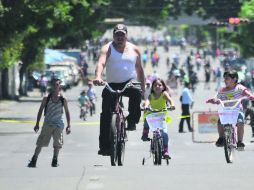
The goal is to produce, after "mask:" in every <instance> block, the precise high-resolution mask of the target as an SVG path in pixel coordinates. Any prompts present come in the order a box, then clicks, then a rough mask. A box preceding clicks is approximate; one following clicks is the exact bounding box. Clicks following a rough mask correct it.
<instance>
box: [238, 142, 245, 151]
mask: <svg viewBox="0 0 254 190" xmlns="http://www.w3.org/2000/svg"><path fill="white" fill-rule="evenodd" d="M244 147H245V144H244V143H243V142H241V141H239V142H237V148H240V149H243V148H244Z"/></svg>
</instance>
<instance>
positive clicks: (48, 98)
mask: <svg viewBox="0 0 254 190" xmlns="http://www.w3.org/2000/svg"><path fill="white" fill-rule="evenodd" d="M51 96H52V93H49V95H48V97H47V100H46V105H45V108H44V115H46V111H47V106H48V103H49V100H50V98H51ZM60 100H61V102H62V106H64V97H63V96H62V95H61V96H60Z"/></svg>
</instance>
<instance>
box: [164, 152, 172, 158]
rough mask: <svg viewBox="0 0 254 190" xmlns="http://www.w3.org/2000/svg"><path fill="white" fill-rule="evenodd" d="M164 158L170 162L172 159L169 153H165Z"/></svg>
mask: <svg viewBox="0 0 254 190" xmlns="http://www.w3.org/2000/svg"><path fill="white" fill-rule="evenodd" d="M163 158H164V159H168V160H170V159H171V157H170V156H169V154H168V152H165V153H164V155H163Z"/></svg>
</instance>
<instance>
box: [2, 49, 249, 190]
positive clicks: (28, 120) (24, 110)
mask: <svg viewBox="0 0 254 190" xmlns="http://www.w3.org/2000/svg"><path fill="white" fill-rule="evenodd" d="M176 51H179V49H178V48H171V50H170V54H173V53H174V52H176ZM159 52H160V54H161V64H160V66H159V68H158V69H157V72H158V73H159V74H160V75H161V76H162V77H165V74H166V71H167V70H168V69H167V68H166V65H165V64H163V63H166V61H165V59H166V58H165V57H166V55H165V53H163V50H162V49H160V48H159ZM181 58H182V60H184V58H185V55H184V54H182V56H181ZM91 69H92V68H91ZM149 72H153V69H152V68H151V67H147V68H146V74H149ZM199 76H200V77H202V76H203V73H202V72H200V73H199ZM83 88H84V87H82V86H78V87H76V88H73V89H72V90H71V91H67V92H66V96H67V98H68V99H69V107H70V110H71V118H72V134H71V135H68V136H67V135H65V136H64V147H63V149H62V150H61V152H60V155H59V162H60V166H59V167H58V168H52V167H51V166H50V164H51V159H52V153H53V149H52V145H50V146H49V147H48V148H44V149H43V150H42V152H41V154H40V157H39V159H38V164H37V168H35V169H34V168H27V167H26V165H27V163H28V160H29V159H30V158H31V156H32V154H33V151H34V148H35V142H36V138H37V136H38V134H34V133H33V130H32V129H33V125H34V124H33V121H35V119H36V114H37V110H38V108H39V104H40V102H39V101H40V99H41V98H40V97H38V95H37V94H36V93H33V94H31V96H30V97H29V98H22V101H21V102H18V103H17V102H9V101H4V102H3V101H1V103H0V118H1V122H0V144H1V146H0V188H1V189H2V190H14V189H19V190H32V189H37V190H45V189H47V190H56V189H61V190H81V189H87V190H89V189H110V190H116V189H122V190H125V189H126V190H129V189H132V190H134V189H135V190H136V189H137V190H140V189H155V188H156V189H160V190H164V189H182V190H186V189H188V190H203V189H207V190H214V189H223V190H227V189H230V190H239V189H244V190H251V189H253V185H252V184H253V177H254V174H253V171H254V166H253V163H252V162H253V155H254V145H253V144H251V143H249V142H250V140H251V138H250V127H249V126H246V133H245V143H246V150H245V151H244V152H236V158H235V162H234V163H233V164H226V162H225V158H224V153H223V149H221V148H216V147H215V145H214V143H193V142H192V134H191V133H184V134H179V133H178V123H179V116H180V112H181V110H180V107H179V106H180V103H179V100H178V99H179V92H180V90H181V89H179V92H178V94H177V95H175V96H174V97H173V98H174V100H175V103H176V107H177V108H178V109H177V110H176V111H174V112H171V116H172V118H173V122H172V123H171V124H170V126H169V134H170V150H171V155H172V160H171V161H170V164H169V165H168V166H167V165H166V164H165V163H163V165H162V166H154V165H153V164H152V159H149V160H147V162H146V164H145V166H142V158H143V157H144V156H149V153H148V150H149V145H148V144H147V143H144V142H142V141H141V140H140V137H141V133H142V124H141V123H140V124H139V125H138V127H137V131H135V132H129V133H128V137H129V141H128V142H127V147H126V156H125V164H124V166H122V167H111V166H110V162H109V157H102V156H98V155H97V150H98V132H99V127H98V126H99V125H98V121H99V112H100V111H99V108H100V103H101V101H100V100H98V102H97V108H98V111H97V114H96V115H95V116H93V117H90V118H89V119H88V121H87V122H83V121H80V119H79V110H78V106H77V102H76V99H77V97H78V94H79V92H80V91H81V89H83ZM214 88H215V84H212V88H211V90H204V84H203V83H202V82H201V83H200V84H199V85H198V88H197V91H196V92H195V94H194V99H195V105H194V107H193V110H192V111H200V110H201V111H208V110H209V109H211V110H216V107H211V106H209V105H206V104H204V101H205V99H206V98H207V97H211V96H212V95H214V93H215V91H214ZM101 90H102V88H101V87H97V91H98V94H99V93H100V92H101ZM3 119H8V120H10V119H15V121H17V120H18V122H10V121H8V122H7V121H5V122H4V121H3ZM185 127H186V126H185ZM196 135H198V133H197V131H196ZM198 138H200V139H203V140H206V138H204V137H203V136H200V135H199V136H198ZM207 138H209V140H215V139H216V135H211V136H209V137H207Z"/></svg>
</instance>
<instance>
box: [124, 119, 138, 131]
mask: <svg viewBox="0 0 254 190" xmlns="http://www.w3.org/2000/svg"><path fill="white" fill-rule="evenodd" d="M126 130H127V131H135V130H136V123H135V122H134V121H128V125H127V128H126Z"/></svg>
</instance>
